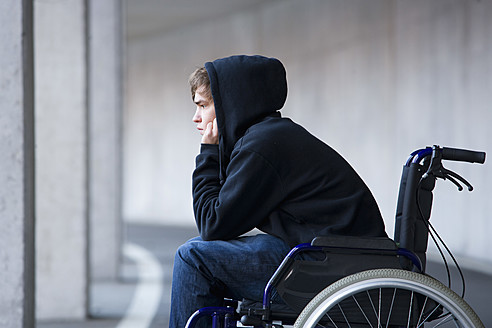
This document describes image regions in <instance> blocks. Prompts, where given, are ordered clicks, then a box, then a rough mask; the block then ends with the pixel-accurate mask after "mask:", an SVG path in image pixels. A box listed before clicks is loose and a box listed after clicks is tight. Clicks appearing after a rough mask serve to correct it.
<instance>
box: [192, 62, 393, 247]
mask: <svg viewBox="0 0 492 328" xmlns="http://www.w3.org/2000/svg"><path fill="white" fill-rule="evenodd" d="M205 68H206V70H207V72H208V75H209V78H210V86H211V90H212V97H213V100H214V104H215V112H216V117H217V124H218V129H219V145H210V144H202V145H201V149H200V154H199V155H198V156H197V158H196V168H195V171H194V173H193V207H194V212H195V220H196V224H197V227H198V230H199V232H200V235H201V237H202V239H203V240H229V239H233V238H236V237H238V236H240V235H242V234H244V233H246V232H248V231H250V230H251V229H253V228H255V227H256V228H258V229H260V230H262V231H264V232H266V233H268V234H271V235H274V236H277V237H280V238H282V239H283V240H284V241H285V242H287V243H288V244H289V245H290V246H295V245H297V244H300V243H305V242H310V241H311V240H312V239H313V238H314V237H315V236H323V235H325V236H326V235H350V236H373V237H379V236H386V233H385V229H384V223H383V220H382V218H381V214H380V211H379V208H378V206H377V204H376V201H375V200H374V198H373V196H372V194H371V192H370V191H369V189H368V187H367V186H366V185H365V184H364V182H363V181H362V179H361V178H360V177H359V176H358V174H357V173H356V172H355V171H354V170H353V168H352V167H351V166H350V165H349V164H348V163H347V162H346V161H345V160H344V159H343V158H342V157H341V156H340V155H339V154H338V153H337V152H336V151H334V150H333V149H332V148H330V147H329V146H328V145H326V144H325V143H323V142H322V141H320V140H319V139H317V138H316V137H314V136H313V135H312V134H310V133H309V132H308V131H306V130H305V129H304V128H303V127H301V126H300V125H298V124H296V123H294V122H293V121H291V120H290V119H288V118H283V117H281V115H280V113H279V112H278V111H279V110H280V109H281V108H282V107H283V105H284V102H285V99H286V97H287V82H286V72H285V69H284V67H283V65H282V63H281V62H280V61H278V60H277V59H274V58H265V57H262V56H232V57H228V58H223V59H218V60H215V61H214V62H207V63H206V64H205Z"/></svg>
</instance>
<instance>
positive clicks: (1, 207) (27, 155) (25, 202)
mask: <svg viewBox="0 0 492 328" xmlns="http://www.w3.org/2000/svg"><path fill="white" fill-rule="evenodd" d="M0 21H1V22H2V29H0V67H1V69H0V108H1V109H0V186H1V187H0V221H1V223H2V228H1V229H0V327H5V328H21V327H23V328H24V327H25V328H28V327H34V303H35V302H34V129H33V128H34V106H33V103H34V93H33V91H34V88H33V85H34V80H33V28H32V3H31V2H29V1H14V0H12V1H2V2H1V3H0Z"/></svg>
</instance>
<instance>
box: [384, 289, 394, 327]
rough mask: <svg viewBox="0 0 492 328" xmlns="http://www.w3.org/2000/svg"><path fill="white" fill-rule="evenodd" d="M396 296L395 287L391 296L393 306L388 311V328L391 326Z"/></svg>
mask: <svg viewBox="0 0 492 328" xmlns="http://www.w3.org/2000/svg"><path fill="white" fill-rule="evenodd" d="M395 298H396V288H394V289H393V297H392V298H391V306H390V309H389V313H388V320H387V321H386V328H388V326H389V322H390V318H391V314H392V313H393V305H394V304H395Z"/></svg>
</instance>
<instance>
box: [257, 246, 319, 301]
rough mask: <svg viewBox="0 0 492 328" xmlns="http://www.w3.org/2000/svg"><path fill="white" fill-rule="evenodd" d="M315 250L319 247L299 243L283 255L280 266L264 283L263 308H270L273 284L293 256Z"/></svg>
mask: <svg viewBox="0 0 492 328" xmlns="http://www.w3.org/2000/svg"><path fill="white" fill-rule="evenodd" d="M317 250H321V247H318V246H312V245H311V244H310V243H304V244H299V245H297V246H295V247H294V248H292V249H291V250H290V252H289V253H288V254H287V256H285V258H284V260H283V261H282V263H280V266H279V267H278V269H277V270H276V271H275V273H274V274H273V276H272V277H271V278H270V280H269V281H268V283H267V284H266V287H265V291H264V293H263V309H269V308H270V301H271V294H272V288H273V286H274V285H276V283H277V281H278V280H279V279H280V278H281V277H282V276H283V275H284V274H285V273H286V272H285V270H286V268H288V267H289V264H290V263H291V262H292V261H294V258H295V257H296V256H297V255H298V254H300V253H302V252H304V251H317Z"/></svg>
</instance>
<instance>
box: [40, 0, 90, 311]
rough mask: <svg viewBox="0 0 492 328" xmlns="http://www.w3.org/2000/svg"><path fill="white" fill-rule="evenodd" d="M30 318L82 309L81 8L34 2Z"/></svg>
mask: <svg viewBox="0 0 492 328" xmlns="http://www.w3.org/2000/svg"><path fill="white" fill-rule="evenodd" d="M34 10H35V11H34V16H35V17H34V18H35V19H34V21H35V29H34V31H35V53H36V58H35V67H36V72H35V73H36V74H35V86H36V100H35V101H36V102H35V103H36V117H35V118H36V141H37V148H36V156H37V162H36V215H37V223H36V249H37V254H36V256H37V258H36V260H37V267H36V270H37V271H36V276H37V288H36V311H37V313H36V314H37V318H38V319H41V320H43V319H83V318H85V317H86V315H87V309H88V272H89V268H88V262H89V261H88V212H89V211H88V198H89V197H88V150H87V148H88V124H87V121H88V111H87V107H88V100H87V98H88V96H87V94H88V90H87V75H88V71H87V3H86V1H85V0H65V1H35V3H34Z"/></svg>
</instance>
